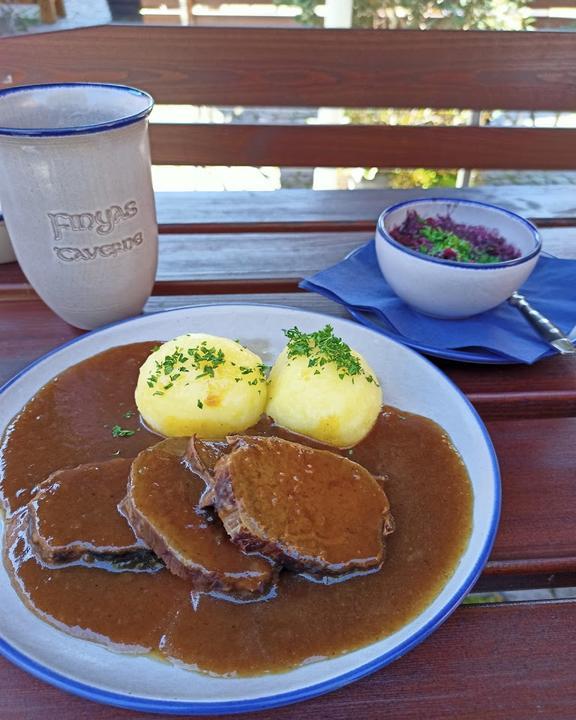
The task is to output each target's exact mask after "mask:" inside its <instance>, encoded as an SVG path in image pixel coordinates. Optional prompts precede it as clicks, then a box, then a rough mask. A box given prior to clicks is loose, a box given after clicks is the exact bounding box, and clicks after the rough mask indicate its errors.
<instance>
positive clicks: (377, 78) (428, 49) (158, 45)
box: [0, 26, 576, 110]
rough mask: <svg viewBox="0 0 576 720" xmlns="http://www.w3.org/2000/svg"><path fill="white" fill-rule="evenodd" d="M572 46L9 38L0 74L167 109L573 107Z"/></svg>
mask: <svg viewBox="0 0 576 720" xmlns="http://www.w3.org/2000/svg"><path fill="white" fill-rule="evenodd" d="M575 48H576V39H575V38H574V36H573V35H572V34H570V33H553V32H551V33H544V32H542V33H526V32H524V33H506V32H487V31H486V32H471V31H468V32H450V31H426V32H418V31H384V30H379V31H377V32H375V31H371V30H312V29H285V30H284V29H265V30H260V29H248V28H246V29H242V30H238V29H235V28H226V29H224V28H191V27H175V28H170V27H169V28H166V27H148V26H146V27H144V26H139V27H132V26H103V27H95V28H82V29H78V30H70V31H66V32H60V33H57V34H54V33H47V34H34V35H21V36H18V37H9V38H4V39H3V41H2V44H1V46H0V68H1V75H2V81H3V82H4V83H5V84H10V83H14V84H18V83H33V82H62V81H78V80H92V81H109V82H120V83H126V84H129V85H136V86H138V87H143V88H144V89H146V90H149V91H150V92H151V93H152V94H153V95H154V96H155V98H156V100H157V101H158V102H164V103H193V104H208V105H218V104H226V105H277V106H295V105H299V106H318V105H320V106H336V107H338V106H344V107H440V108H452V107H464V108H475V109H486V108H489V109H491V108H502V109H531V110H572V109H573V101H572V98H573V89H574V85H575V83H576V64H575V62H574V51H575ZM70 58H74V62H70Z"/></svg>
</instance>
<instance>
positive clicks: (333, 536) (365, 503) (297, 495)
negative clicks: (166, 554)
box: [214, 436, 393, 576]
mask: <svg viewBox="0 0 576 720" xmlns="http://www.w3.org/2000/svg"><path fill="white" fill-rule="evenodd" d="M229 442H230V444H231V452H229V453H228V454H226V455H223V456H222V457H221V458H220V459H219V460H218V461H217V462H216V464H215V468H214V504H215V507H216V510H217V512H218V515H219V516H220V518H221V519H222V522H223V523H224V527H225V528H226V530H227V532H228V534H229V535H230V537H231V539H232V540H233V542H235V543H236V544H237V545H238V546H239V547H241V548H242V549H244V550H246V551H250V552H259V553H261V554H262V555H265V556H266V557H269V558H270V559H271V560H275V561H277V562H279V563H281V564H282V565H284V566H286V567H287V568H290V569H292V570H296V571H304V572H308V573H311V574H313V575H323V576H342V575H345V574H349V573H352V572H357V571H369V570H376V569H378V568H379V567H380V566H381V565H382V562H383V560H384V537H385V535H387V534H388V533H390V532H392V530H393V519H392V515H391V513H390V506H389V503H388V498H387V497H386V494H385V492H384V490H383V489H382V487H381V486H380V484H379V483H378V481H377V480H376V479H375V478H374V477H373V476H372V475H371V474H370V473H369V472H368V471H367V470H366V469H365V468H363V467H362V466H361V465H358V464H357V463H355V462H352V461H351V460H349V459H347V458H345V457H342V456H340V455H337V454H335V453H332V452H329V451H326V450H318V449H314V448H310V447H307V446H305V445H300V444H299V443H294V442H290V441H287V440H283V439H281V438H278V437H250V436H242V437H237V438H232V439H230V441H229Z"/></svg>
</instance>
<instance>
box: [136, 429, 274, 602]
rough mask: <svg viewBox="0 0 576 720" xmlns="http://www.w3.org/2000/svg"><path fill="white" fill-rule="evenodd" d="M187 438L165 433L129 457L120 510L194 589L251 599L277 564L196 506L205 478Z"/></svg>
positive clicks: (265, 586)
mask: <svg viewBox="0 0 576 720" xmlns="http://www.w3.org/2000/svg"><path fill="white" fill-rule="evenodd" d="M187 443H188V439H187V438H169V439H167V440H163V441H162V442H160V443H158V444H157V445H154V446H152V447H150V448H148V449H146V450H144V451H142V452H141V453H140V454H139V455H138V457H137V458H136V459H135V460H134V462H133V463H132V470H131V473H130V482H129V484H128V494H127V496H126V499H125V501H124V502H123V504H122V512H123V513H125V515H126V517H127V518H128V520H129V522H130V524H131V525H132V528H133V529H134V532H135V533H136V534H137V535H138V536H139V537H140V538H142V539H143V540H144V542H145V543H146V544H147V545H149V546H150V547H151V548H152V549H153V550H154V552H155V553H156V554H157V555H158V556H159V557H160V558H162V560H163V561H164V562H165V564H166V567H167V568H168V569H169V570H170V571H171V572H172V573H174V574H175V575H178V576H180V577H183V578H186V579H189V580H191V581H192V584H193V587H194V589H195V590H196V591H198V592H216V593H222V594H227V595H231V596H234V597H237V598H243V599H250V598H252V597H255V596H259V595H263V594H266V593H267V592H268V591H269V590H270V589H271V588H272V586H273V585H274V583H275V581H276V578H277V574H278V568H277V566H275V565H274V564H273V563H272V562H270V561H268V560H267V559H266V558H263V557H260V556H256V555H252V556H251V555H246V554H245V553H243V552H242V551H241V550H240V548H238V547H237V546H236V545H234V544H233V543H231V542H230V539H229V538H228V536H227V534H226V531H225V530H224V528H223V527H222V523H221V522H220V520H219V519H218V518H217V517H215V516H214V515H213V514H211V513H208V512H206V511H203V510H202V509H201V508H200V507H199V500H200V496H201V495H202V492H203V490H204V483H203V481H202V480H201V479H200V478H199V477H197V476H196V475H195V474H193V473H191V472H190V470H189V469H188V467H187V461H186V459H185V458H184V455H185V452H186V446H187Z"/></svg>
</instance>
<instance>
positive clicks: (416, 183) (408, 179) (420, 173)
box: [364, 168, 458, 190]
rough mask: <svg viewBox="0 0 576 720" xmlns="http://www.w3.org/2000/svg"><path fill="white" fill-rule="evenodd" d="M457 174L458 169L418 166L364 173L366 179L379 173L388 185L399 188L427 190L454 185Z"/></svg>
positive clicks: (371, 170) (373, 170)
mask: <svg viewBox="0 0 576 720" xmlns="http://www.w3.org/2000/svg"><path fill="white" fill-rule="evenodd" d="M457 174H458V173H457V171H456V170H431V169H430V168H416V169H415V170H404V169H402V168H395V169H393V170H378V168H371V169H370V170H368V171H367V172H366V173H365V174H364V177H365V179H366V180H373V179H374V178H375V177H376V175H378V177H380V178H383V179H384V180H385V181H386V185H387V186H388V187H391V188H394V189H397V190H406V189H409V188H413V187H421V188H423V189H424V190H427V189H428V188H434V187H454V185H455V184H456V176H457Z"/></svg>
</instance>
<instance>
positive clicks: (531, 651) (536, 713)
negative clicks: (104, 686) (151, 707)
mask: <svg viewBox="0 0 576 720" xmlns="http://www.w3.org/2000/svg"><path fill="white" fill-rule="evenodd" d="M575 624H576V603H574V602H573V601H569V600H566V601H555V602H540V603H511V604H507V605H485V606H464V607H462V608H460V609H458V610H457V611H456V612H455V613H454V615H452V617H451V618H449V619H448V620H447V621H446V623H445V624H444V625H443V626H442V627H440V628H439V629H438V630H437V631H436V632H435V633H434V635H432V636H431V637H430V638H429V639H427V640H426V641H425V642H424V643H423V644H421V645H419V646H418V647H416V648H415V649H414V650H412V651H411V652H410V653H408V654H407V655H405V656H404V657H403V658H400V659H399V660H397V661H396V662H394V663H393V664H392V665H389V666H388V667H386V668H385V669H383V670H380V671H379V672H377V673H375V674H374V675H371V676H369V677H367V678H364V679H363V680H360V681H359V682H356V683H354V684H353V685H350V686H348V687H345V688H343V689H341V690H338V691H336V692H334V693H331V694H329V695H325V696H323V697H320V698H315V699H313V700H310V701H308V702H306V703H303V704H299V705H292V706H289V707H284V708H280V709H277V710H272V711H263V712H260V713H258V715H257V717H258V718H260V719H261V720H305V719H307V718H312V717H313V718H314V719H315V720H349V719H350V718H352V717H359V718H362V719H363V720H380V719H381V718H382V717H385V716H386V717H389V716H390V717H394V718H395V720H421V718H423V717H426V718H429V719H430V720H440V718H443V719H448V718H458V720H473V719H476V718H478V717H483V718H490V719H491V720H527V719H528V718H542V719H543V720H544V719H546V720H548V719H549V718H554V720H573V718H574V704H575V703H576V685H575V684H574V665H575V664H576V640H575V637H576V635H575V634H574V632H573V628H574V625H575ZM0 697H2V708H3V712H2V715H3V717H5V718H6V719H7V720H8V719H10V720H11V719H12V718H14V720H16V718H26V720H48V719H53V718H57V719H58V720H78V719H79V718H90V719H91V720H146V718H150V717H152V716H150V715H144V714H142V713H137V712H132V711H121V710H117V709H114V708H111V707H106V706H103V705H95V704H91V703H90V702H89V701H87V700H83V699H80V698H76V697H73V696H70V695H67V694H65V693H63V692H62V691H60V690H57V689H55V688H52V687H50V686H48V685H45V684H43V683H42V682H40V681H38V680H35V679H33V678H31V677H29V676H27V675H26V674H25V673H24V672H23V671H22V670H19V669H17V668H16V667H14V666H12V665H10V664H9V663H8V662H7V661H6V660H4V659H0ZM479 708H481V711H480V712H479ZM154 717H156V716H154ZM158 717H159V716H158ZM237 717H238V720H253V719H254V718H255V717H256V716H254V715H246V714H242V715H238V716H237Z"/></svg>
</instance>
